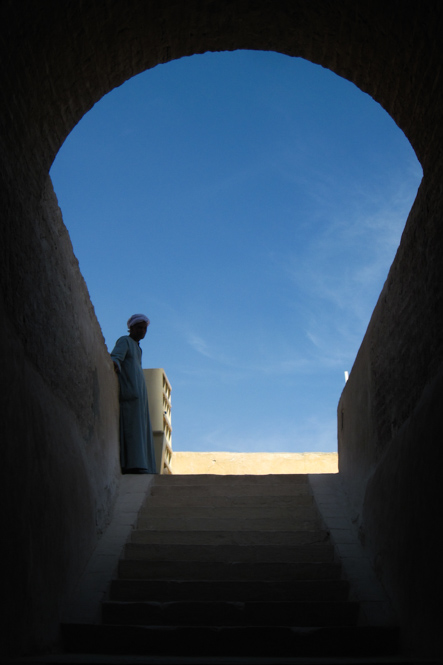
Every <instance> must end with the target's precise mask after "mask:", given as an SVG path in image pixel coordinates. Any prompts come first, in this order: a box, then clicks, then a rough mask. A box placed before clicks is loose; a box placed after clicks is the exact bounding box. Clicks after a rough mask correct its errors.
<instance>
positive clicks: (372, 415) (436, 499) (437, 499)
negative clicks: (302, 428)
mask: <svg viewBox="0 0 443 665" xmlns="http://www.w3.org/2000/svg"><path fill="white" fill-rule="evenodd" d="M432 185H434V186H432ZM435 185H436V183H432V180H431V182H430V183H429V181H427V182H426V184H425V183H423V184H422V186H421V188H420V190H419V193H418V195H417V199H416V202H415V204H414V206H413V209H412V211H411V213H410V216H409V220H408V222H407V225H406V228H405V231H404V233H403V238H402V243H401V246H400V248H399V250H398V253H397V256H396V259H395V261H394V264H393V266H392V268H391V271H390V273H389V276H388V279H387V281H386V284H385V286H384V289H383V291H382V293H381V295H380V298H379V301H378V304H377V306H376V308H375V310H374V313H373V315H372V318H371V322H370V325H369V327H368V330H367V332H366V335H365V338H364V340H363V343H362V345H361V347H360V350H359V353H358V355H357V358H356V361H355V363H354V366H353V368H352V371H351V373H350V376H349V381H348V382H347V384H346V386H345V389H344V390H343V393H342V395H341V398H340V401H339V404H338V410H337V416H338V418H337V421H338V451H339V473H340V477H341V479H342V481H343V483H344V485H345V487H346V491H347V493H348V495H349V498H350V501H351V504H352V508H353V514H354V520H355V522H356V523H357V524H358V526H359V531H360V537H361V541H362V543H363V544H364V545H365V548H366V549H367V550H368V552H369V553H370V556H371V558H372V561H373V564H374V567H375V570H376V571H377V574H378V577H379V578H380V580H381V581H382V583H383V585H384V587H385V589H386V591H387V592H388V594H389V596H390V598H391V601H392V602H393V605H394V607H395V610H396V612H397V615H398V617H399V619H400V623H401V625H402V634H403V641H404V645H405V648H406V649H412V650H413V651H417V652H420V653H422V654H423V652H425V653H428V654H429V655H435V654H437V655H441V654H442V653H443V651H442V645H441V640H439V639H438V637H437V636H438V635H439V634H440V628H439V619H440V616H441V610H440V608H439V607H438V606H437V603H438V602H439V601H438V597H437V594H436V587H438V586H441V581H442V573H441V559H442V555H443V548H442V544H441V538H440V536H439V533H438V528H437V522H436V518H437V515H438V512H437V511H438V510H439V507H440V506H441V505H443V490H442V487H443V484H442V482H441V471H442V467H443V446H442V441H443V420H442V417H441V411H442V396H443V365H442V358H443V344H442V340H443V337H442V334H441V331H442V329H443V299H442V298H441V296H438V297H437V299H435V295H436V292H437V291H438V290H439V287H437V285H441V284H442V283H443V264H442V261H441V256H443V242H442V234H441V229H440V227H439V221H440V217H441V213H440V204H439V200H438V187H436V186H435Z"/></svg>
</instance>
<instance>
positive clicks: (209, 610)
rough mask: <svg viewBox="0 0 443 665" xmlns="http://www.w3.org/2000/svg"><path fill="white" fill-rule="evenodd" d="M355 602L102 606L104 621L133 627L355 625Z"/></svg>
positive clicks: (127, 603) (188, 602) (191, 603)
mask: <svg viewBox="0 0 443 665" xmlns="http://www.w3.org/2000/svg"><path fill="white" fill-rule="evenodd" d="M358 612H359V605H358V603H351V602H345V603H341V602H284V601H271V602H270V601H266V602H263V601H262V602H257V601H255V602H250V601H249V602H239V601H213V600H209V601H202V600H185V601H172V602H155V601H139V602H116V601H108V602H105V603H103V605H102V621H103V622H104V623H111V624H118V625H135V626H298V627H300V626H305V627H306V626H354V625H356V623H357V619H358Z"/></svg>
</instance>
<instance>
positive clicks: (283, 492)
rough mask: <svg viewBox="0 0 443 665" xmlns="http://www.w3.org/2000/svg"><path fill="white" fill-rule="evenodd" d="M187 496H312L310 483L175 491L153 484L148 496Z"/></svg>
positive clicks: (176, 488)
mask: <svg viewBox="0 0 443 665" xmlns="http://www.w3.org/2000/svg"><path fill="white" fill-rule="evenodd" d="M172 494H173V495H174V496H176V497H179V498H180V497H187V496H203V497H208V496H255V497H264V498H266V497H268V496H270V497H272V496H288V497H289V496H291V497H301V496H312V495H311V491H310V487H309V485H308V484H300V483H299V484H297V485H290V484H289V483H285V484H284V485H277V484H274V485H270V484H267V485H239V484H234V483H230V484H226V485H175V486H174V491H173V492H171V487H169V486H168V485H155V484H154V485H152V486H151V488H150V490H149V493H148V496H158V497H160V496H168V497H169V496H171V495H172Z"/></svg>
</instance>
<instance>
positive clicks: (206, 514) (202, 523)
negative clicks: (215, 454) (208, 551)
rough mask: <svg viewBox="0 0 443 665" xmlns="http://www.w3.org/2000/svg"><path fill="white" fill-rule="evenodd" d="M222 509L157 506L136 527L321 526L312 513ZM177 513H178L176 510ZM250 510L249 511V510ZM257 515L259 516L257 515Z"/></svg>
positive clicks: (234, 528)
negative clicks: (161, 508) (160, 508)
mask: <svg viewBox="0 0 443 665" xmlns="http://www.w3.org/2000/svg"><path fill="white" fill-rule="evenodd" d="M220 512H221V511H217V512H216V514H215V513H214V511H212V510H207V509H203V508H199V509H194V510H193V511H192V513H191V514H190V511H188V510H180V509H178V510H177V511H175V510H174V516H173V517H171V511H168V510H165V511H162V512H161V514H159V511H158V510H156V511H155V514H153V515H152V516H150V515H144V516H143V517H140V518H139V520H138V530H141V531H143V530H152V531H153V530H158V531H162V530H164V531H175V530H177V531H245V532H246V531H294V532H296V531H299V530H301V531H311V530H312V531H315V530H316V529H319V527H320V520H319V518H318V516H317V515H316V514H315V513H313V514H312V516H311V519H309V516H308V517H306V516H305V515H303V516H301V517H297V516H291V515H288V516H287V517H286V518H281V517H275V513H274V512H272V516H271V517H266V515H265V516H264V515H263V512H265V511H260V510H258V511H254V513H253V516H248V517H245V516H244V515H243V513H242V512H241V511H236V512H234V514H233V513H232V511H223V515H220V514H219V513H220ZM177 513H178V514H177ZM249 513H250V511H249ZM257 515H258V517H257Z"/></svg>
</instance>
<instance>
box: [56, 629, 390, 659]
mask: <svg viewBox="0 0 443 665" xmlns="http://www.w3.org/2000/svg"><path fill="white" fill-rule="evenodd" d="M62 630H63V635H64V639H65V643H66V644H67V646H68V647H69V649H70V651H73V652H77V653H79V652H85V653H114V654H116V653H127V654H137V653H138V654H145V655H146V654H153V655H154V654H156V655H160V654H165V655H169V656H171V655H180V656H183V655H189V656H195V655H200V656H204V655H205V654H210V655H215V654H218V655H249V656H257V655H261V656H274V657H275V656H284V655H294V654H297V655H299V656H301V655H316V656H318V655H325V656H332V655H342V656H352V655H354V656H355V655H359V656H361V655H375V654H380V655H389V654H393V653H395V651H396V649H397V647H398V631H397V630H396V629H395V628H391V627H389V628H388V627H380V626H377V627H374V626H321V627H318V626H309V627H297V626H267V625H262V626H205V625H203V626H202V625H199V626H192V625H186V626H185V625H183V626H179V627H176V626H169V625H166V626H162V625H157V626H133V625H131V626H122V625H116V624H110V625H106V624H98V625H86V624H64V625H63V626H62Z"/></svg>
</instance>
